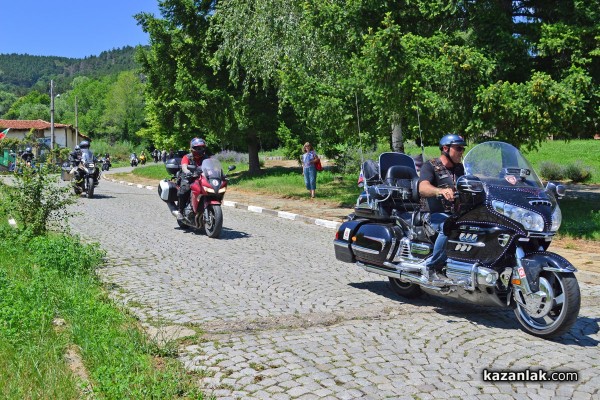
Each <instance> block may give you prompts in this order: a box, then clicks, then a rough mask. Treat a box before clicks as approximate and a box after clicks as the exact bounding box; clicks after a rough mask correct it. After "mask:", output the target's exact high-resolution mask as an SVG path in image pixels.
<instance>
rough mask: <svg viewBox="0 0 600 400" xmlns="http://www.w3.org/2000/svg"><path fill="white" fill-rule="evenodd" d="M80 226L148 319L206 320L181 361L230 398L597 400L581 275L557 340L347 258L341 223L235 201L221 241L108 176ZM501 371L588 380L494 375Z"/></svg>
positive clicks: (589, 304)
mask: <svg viewBox="0 0 600 400" xmlns="http://www.w3.org/2000/svg"><path fill="white" fill-rule="evenodd" d="M74 209H75V210H77V211H81V212H82V215H80V216H77V217H75V218H73V220H72V225H73V227H74V230H75V231H76V232H79V233H81V235H82V236H83V237H85V238H87V239H89V240H93V241H97V242H100V243H101V245H102V246H103V247H104V248H105V249H106V250H107V251H108V263H107V265H106V266H105V267H104V268H102V269H101V270H100V274H101V276H102V278H103V279H104V280H105V281H106V282H108V283H110V285H109V287H111V288H112V293H113V295H114V296H115V298H117V299H119V300H120V301H122V302H124V303H125V304H127V305H128V306H129V307H130V308H131V309H132V310H133V311H134V312H135V313H136V314H137V315H138V316H139V317H140V318H141V320H142V321H143V322H145V323H149V324H153V325H155V326H159V325H165V324H166V325H180V326H182V329H184V327H185V326H194V327H199V328H201V329H202V330H203V332H204V334H203V335H202V336H201V339H200V340H196V341H195V343H193V344H188V345H186V346H185V347H183V348H181V354H180V359H181V361H182V362H183V363H184V364H185V366H186V367H187V368H188V369H190V370H193V371H200V372H201V373H199V376H200V377H201V379H200V384H201V386H202V387H203V389H204V390H205V392H206V393H207V394H213V395H215V396H216V397H217V398H231V399H233V398H248V399H356V398H364V399H383V398H392V399H430V398H460V399H465V398H472V399H482V400H483V399H512V398H521V399H548V398H553V399H571V398H576V399H593V398H598V397H599V395H600V394H599V393H598V391H599V388H600V377H599V374H598V370H599V366H600V351H598V343H599V340H600V335H599V333H598V331H599V328H598V321H599V320H600V286H599V285H595V284H587V283H582V284H581V289H582V296H583V300H582V309H581V313H580V316H579V319H578V321H577V323H576V325H575V327H574V328H573V329H572V331H571V333H570V334H568V335H566V336H565V337H563V338H561V339H560V340H557V341H545V340H541V339H538V338H535V337H533V336H530V335H527V334H526V333H524V332H522V331H521V330H519V327H518V324H517V322H516V320H515V318H514V316H513V314H512V312H510V311H506V310H501V309H494V308H484V307H477V306H471V305H466V304H461V303H457V302H453V301H449V300H447V299H438V298H435V297H427V296H426V297H423V298H422V299H419V300H417V301H410V302H408V301H405V300H403V299H401V298H399V297H397V296H395V295H393V294H392V292H391V291H390V290H389V288H388V285H387V281H386V280H385V279H384V278H381V277H379V276H377V275H373V274H367V273H366V272H364V271H362V270H361V269H359V268H358V267H355V266H352V265H350V264H344V263H341V262H338V261H337V260H335V256H334V253H333V245H332V231H331V230H330V229H327V228H324V227H320V226H316V225H309V224H303V223H300V222H296V221H289V220H286V219H282V218H275V217H273V216H269V215H264V214H256V213H252V212H248V211H244V210H239V209H235V208H231V207H226V208H224V218H225V222H224V229H223V234H222V238H221V239H219V240H215V239H209V238H208V237H206V236H204V235H202V234H196V233H192V232H189V231H185V230H181V229H179V228H178V227H177V224H176V221H175V219H174V218H173V217H171V215H170V214H169V212H168V210H167V208H166V206H165V205H164V204H163V203H162V202H161V200H160V199H159V198H158V196H157V193H156V190H147V189H145V188H138V187H136V186H126V185H122V184H117V183H112V182H109V181H106V180H104V181H102V182H101V184H100V186H99V187H98V188H97V192H96V198H94V199H85V198H82V199H81V200H80V202H79V203H78V205H77V206H75V207H74ZM484 368H488V369H494V370H511V371H517V370H523V369H532V370H534V371H537V370H538V369H540V368H541V369H543V370H545V371H549V372H551V371H566V370H569V371H577V372H578V373H579V379H578V381H577V382H569V383H566V382H563V383H556V382H544V383H532V382H507V383H489V382H484V381H483V379H482V370H483V369H484Z"/></svg>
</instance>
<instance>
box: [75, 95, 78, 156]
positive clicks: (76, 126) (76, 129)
mask: <svg viewBox="0 0 600 400" xmlns="http://www.w3.org/2000/svg"><path fill="white" fill-rule="evenodd" d="M78 144H79V124H78V123H77V96H75V145H78Z"/></svg>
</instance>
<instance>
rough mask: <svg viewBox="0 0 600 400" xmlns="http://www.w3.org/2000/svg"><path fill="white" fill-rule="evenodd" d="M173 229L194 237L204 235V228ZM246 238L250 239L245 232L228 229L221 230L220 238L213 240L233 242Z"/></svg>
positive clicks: (177, 227)
mask: <svg viewBox="0 0 600 400" xmlns="http://www.w3.org/2000/svg"><path fill="white" fill-rule="evenodd" d="M174 229H176V230H178V231H184V232H185V233H188V234H189V233H191V234H194V235H204V236H205V235H206V232H205V231H204V228H202V229H194V228H181V227H179V226H176V227H175V228H174ZM247 237H250V235H249V234H247V233H246V232H239V231H234V230H233V229H229V228H223V230H222V231H221V236H219V238H218V239H215V240H233V239H245V238H247Z"/></svg>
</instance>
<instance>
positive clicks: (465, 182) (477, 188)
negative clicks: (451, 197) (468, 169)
mask: <svg viewBox="0 0 600 400" xmlns="http://www.w3.org/2000/svg"><path fill="white" fill-rule="evenodd" d="M456 191H457V192H459V193H483V192H484V189H483V182H481V179H479V178H478V177H476V176H473V175H463V176H461V177H460V178H458V179H457V180H456Z"/></svg>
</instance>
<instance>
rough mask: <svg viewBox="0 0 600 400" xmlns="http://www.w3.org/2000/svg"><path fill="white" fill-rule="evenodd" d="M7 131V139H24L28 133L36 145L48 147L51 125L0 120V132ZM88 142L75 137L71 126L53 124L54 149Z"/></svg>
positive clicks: (39, 121) (82, 138) (42, 122)
mask: <svg viewBox="0 0 600 400" xmlns="http://www.w3.org/2000/svg"><path fill="white" fill-rule="evenodd" d="M5 129H8V132H7V133H6V137H7V138H15V139H24V138H25V135H27V134H28V133H29V132H30V131H33V137H34V138H35V139H36V140H37V142H38V143H40V144H44V145H46V146H48V147H50V142H51V139H50V135H51V131H52V128H51V124H50V122H47V121H44V120H41V119H36V120H19V119H0V131H4V130H5ZM84 139H85V140H90V139H89V137H87V136H85V135H82V134H81V132H80V133H79V134H78V135H76V132H75V128H74V127H73V125H67V124H57V123H54V147H68V148H73V147H75V145H76V144H78V143H79V142H81V141H82V140H84Z"/></svg>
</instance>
